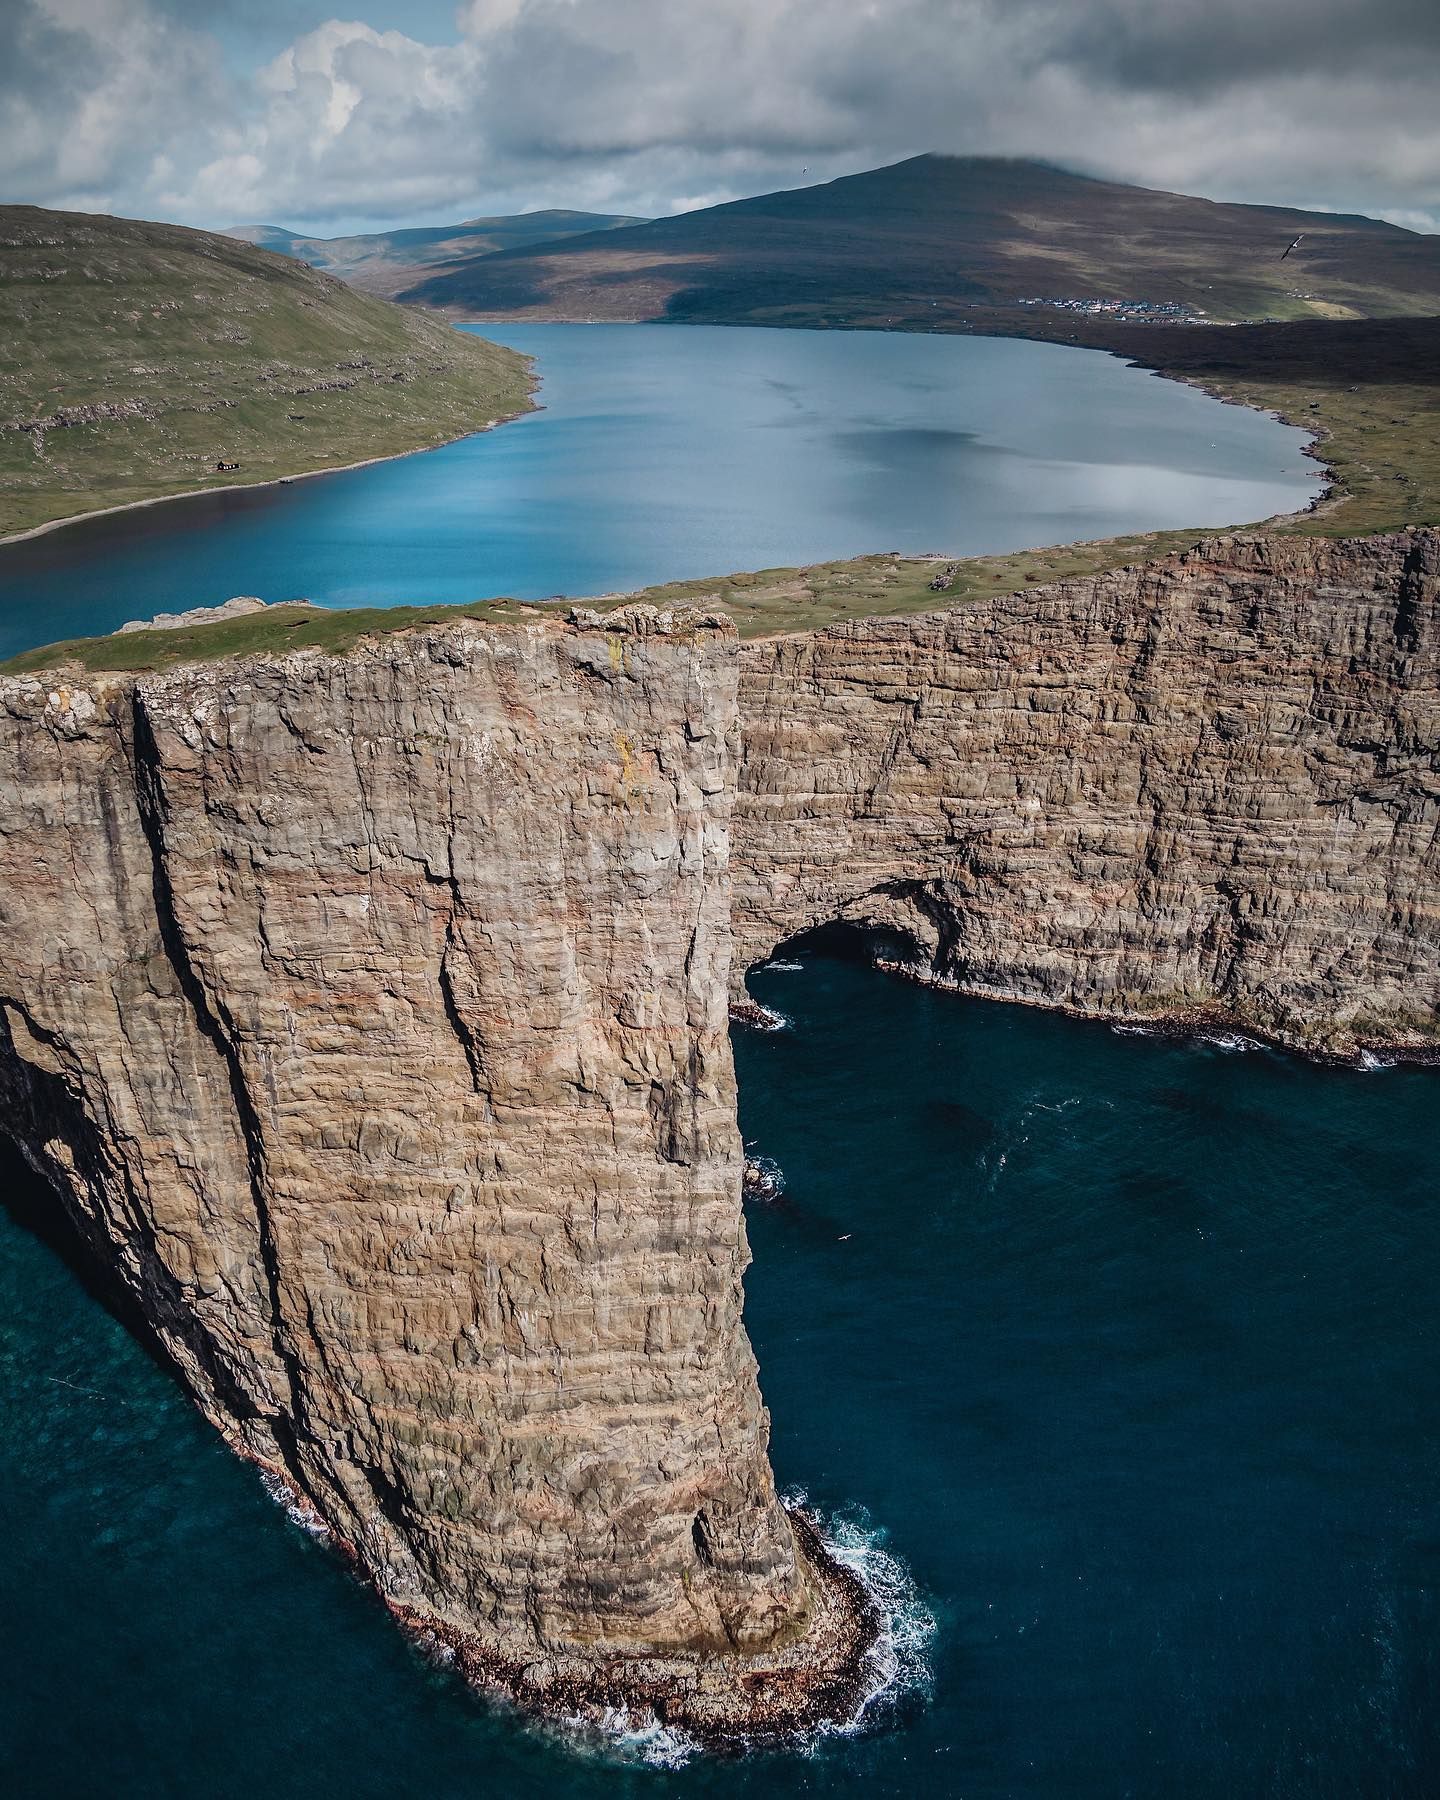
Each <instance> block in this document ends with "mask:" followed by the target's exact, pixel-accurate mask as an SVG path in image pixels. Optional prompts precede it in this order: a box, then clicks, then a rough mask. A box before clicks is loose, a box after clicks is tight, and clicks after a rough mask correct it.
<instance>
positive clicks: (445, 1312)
mask: <svg viewBox="0 0 1440 1800" xmlns="http://www.w3.org/2000/svg"><path fill="white" fill-rule="evenodd" d="M736 672H737V670H736V656H735V639H734V633H733V628H732V627H731V626H730V625H729V623H728V621H726V620H723V619H722V620H715V619H709V618H705V617H700V616H695V615H690V616H685V615H681V616H678V617H677V616H673V615H664V614H660V615H657V614H656V613H654V612H653V611H651V610H649V609H636V610H634V611H632V612H630V613H628V614H622V615H620V616H617V617H613V618H610V619H608V620H606V621H604V624H603V626H601V627H598V628H593V629H592V628H587V627H586V626H584V625H583V624H580V625H573V626H572V625H562V624H559V623H544V624H535V625H532V626H528V627H521V628H510V629H506V628H498V629H497V628H492V627H484V626H480V625H476V624H471V623H468V622H462V623H460V624H456V625H449V626H446V627H445V628H443V629H439V630H434V631H430V632H426V633H416V634H411V635H405V636H400V637H393V638H381V639H376V640H374V641H373V642H371V643H368V644H366V645H363V646H362V647H360V648H359V649H357V650H355V651H352V652H351V653H350V654H348V655H347V656H345V657H343V658H334V657H330V656H326V655H323V654H319V653H311V654H306V653H296V654H291V655H285V656H273V657H272V656H257V657H253V658H250V659H248V660H246V661H243V662H240V663H235V664H218V665H215V666H210V667H197V668H192V669H186V670H181V671H178V672H175V673H172V674H168V675H158V676H150V677H141V678H123V679H122V678H114V679H108V680H106V679H101V680H93V679H92V680H90V681H89V682H87V684H86V685H84V686H80V685H65V684H64V683H63V681H61V680H60V678H59V677H53V678H49V679H41V680H34V679H28V678H20V679H13V680H10V681H7V682H5V683H3V684H0V998H3V1016H4V1021H5V1029H4V1041H3V1045H0V1106H3V1116H4V1120H5V1125H6V1128H7V1129H8V1130H9V1131H10V1132H11V1133H12V1134H13V1135H14V1136H15V1137H16V1138H17V1139H18V1141H19V1142H20V1143H21V1145H22V1147H23V1148H24V1150H25V1152H26V1154H27V1155H28V1156H29V1157H30V1159H31V1160H32V1162H33V1163H34V1164H35V1166H36V1167H37V1168H39V1169H40V1170H41V1172H42V1173H44V1174H45V1175H46V1176H47V1177H48V1178H49V1179H50V1180H51V1181H52V1182H53V1183H54V1184H55V1185H56V1186H57V1187H58V1189H59V1191H60V1194H61V1196H62V1198H63V1200H64V1201H65V1203H66V1205H67V1206H68V1208H69V1210H70V1212H71V1213H72V1215H73V1216H74V1217H75V1219H76V1220H77V1221H78V1222H79V1224H80V1227H81V1229H82V1230H83V1231H84V1233H85V1235H86V1236H87V1238H88V1239H89V1241H90V1242H91V1243H92V1244H93V1245H94V1247H95V1249H96V1250H97V1251H98V1253H99V1255H100V1257H101V1258H102V1259H103V1261H104V1262H105V1263H106V1264H107V1265H108V1266H109V1267H111V1268H112V1269H113V1270H115V1271H116V1272H117V1273H118V1275H119V1277H120V1279H121V1280H122V1281H123V1282H124V1283H125V1285H126V1286H127V1287H128V1289H129V1290H130V1292H131V1294H132V1295H133V1297H134V1299H135V1300H136V1301H137V1302H138V1303H139V1305H140V1306H141V1308H142V1309H143V1311H144V1313H145V1315H146V1317H147V1318H148V1319H149V1320H150V1321H151V1323H152V1324H153V1326H154V1328H155V1330H156V1332H157V1333H158V1335H159V1336H160V1338H161V1340H162V1342H163V1344H164V1346H165V1348H166V1350H167V1351H168V1352H169V1354H170V1356H171V1357H172V1358H173V1360H174V1362H175V1363H176V1365H177V1366H178V1367H179V1369H180V1370H181V1371H182V1373H183V1375H184V1377H185V1379H186V1381H187V1382H188V1384H189V1386H190V1387H191V1389H192V1391H193V1392H194V1393H195V1395H196V1397H197V1398H198V1400H199V1402H200V1404H201V1406H202V1407H203V1408H204V1410H205V1412H206V1413H207V1414H208V1416H209V1417H210V1418H211V1420H212V1421H213V1422H214V1423H215V1425H216V1426H217V1427H218V1428H219V1429H220V1430H221V1431H223V1432H224V1433H225V1434H226V1435H227V1437H229V1438H230V1439H231V1440H232V1442H233V1443H234V1444H235V1445H236V1447H237V1448H239V1449H240V1450H242V1451H243V1452H244V1453H245V1454H246V1455H248V1456H251V1457H253V1458H255V1459H256V1460H258V1461H260V1462H261V1463H263V1464H265V1465H267V1466H268V1467H270V1468H272V1469H275V1470H277V1471H279V1472H280V1473H282V1474H283V1476H284V1478H285V1480H286V1481H287V1482H288V1483H290V1484H291V1486H292V1487H293V1488H294V1489H295V1490H296V1491H297V1493H298V1494H299V1495H300V1496H301V1498H302V1499H303V1501H304V1502H305V1503H307V1504H308V1505H309V1506H310V1507H313V1509H314V1510H315V1511H316V1512H317V1513H318V1514H319V1516H320V1517H321V1518H322V1519H323V1520H324V1521H325V1523H326V1524H327V1525H328V1526H329V1527H330V1529H331V1530H332V1531H333V1532H334V1534H335V1535H336V1536H337V1538H338V1539H339V1540H341V1542H342V1543H344V1544H345V1545H346V1546H347V1547H349V1548H350V1549H351V1550H352V1551H353V1554H354V1555H355V1556H356V1558H357V1559H358V1561H359V1563H360V1564H361V1565H362V1566H363V1568H364V1569H365V1571H366V1572H367V1573H368V1574H369V1575H370V1576H371V1578H372V1579H373V1580H374V1582H375V1583H376V1585H377V1587H378V1588H379V1590H380V1592H381V1593H382V1595H383V1596H384V1597H385V1599H386V1600H387V1602H388V1603H389V1604H390V1605H391V1607H392V1608H393V1609H394V1610H395V1611H396V1612H397V1614H398V1615H399V1616H401V1617H402V1618H404V1619H405V1620H406V1621H407V1622H408V1623H410V1624H412V1625H413V1626H415V1627H416V1628H417V1629H427V1630H431V1631H433V1632H434V1633H435V1634H436V1635H437V1636H438V1637H440V1638H442V1639H443V1640H445V1641H446V1642H449V1643H451V1644H453V1645H455V1646H457V1647H458V1648H459V1649H460V1650H461V1651H462V1653H463V1654H462V1660H464V1661H465V1663H466V1666H467V1667H470V1668H472V1670H474V1671H475V1672H477V1673H481V1672H483V1673H485V1674H487V1675H489V1676H490V1677H492V1678H494V1679H496V1680H499V1681H501V1682H502V1683H503V1685H505V1686H506V1687H507V1688H509V1689H510V1690H511V1691H513V1692H516V1693H517V1694H521V1695H523V1696H526V1697H529V1698H532V1699H535V1700H537V1701H538V1702H541V1703H545V1702H552V1701H553V1702H554V1703H555V1704H557V1705H558V1704H564V1705H567V1706H575V1705H580V1704H582V1703H584V1702H586V1700H587V1697H588V1699H589V1700H591V1701H595V1702H597V1703H598V1702H602V1701H613V1700H616V1699H618V1698H619V1697H620V1696H622V1695H625V1694H629V1695H630V1696H631V1697H632V1698H634V1699H636V1700H638V1701H657V1700H660V1699H662V1698H664V1697H666V1696H668V1698H669V1700H670V1702H671V1705H672V1708H673V1710H674V1712H675V1714H676V1715H677V1716H680V1717H683V1719H684V1721H685V1722H686V1723H687V1724H688V1725H690V1726H692V1727H693V1728H695V1729H697V1730H704V1729H714V1730H720V1729H731V1730H741V1729H748V1728H749V1727H750V1726H751V1725H752V1724H753V1725H757V1726H759V1727H761V1728H764V1729H771V1730H773V1729H780V1728H782V1726H783V1724H784V1721H785V1720H786V1718H787V1717H790V1716H791V1715H792V1714H793V1716H794V1718H795V1720H796V1721H797V1722H799V1723H804V1722H806V1721H807V1720H809V1719H810V1718H811V1717H812V1715H813V1714H814V1712H815V1710H816V1707H817V1705H820V1704H822V1703H823V1699H824V1696H825V1695H826V1694H827V1693H830V1694H831V1697H832V1698H834V1697H835V1695H836V1694H838V1688H837V1687H836V1684H837V1683H838V1684H840V1685H841V1686H843V1684H844V1683H845V1681H846V1680H847V1679H848V1676H849V1674H850V1673H851V1672H852V1671H853V1669H854V1667H855V1665H856V1662H857V1659H858V1657H859V1656H860V1654H861V1653H862V1652H863V1650H864V1648H865V1646H866V1643H867V1642H868V1634H869V1632H870V1630H871V1626H870V1622H869V1621H868V1619H864V1618H862V1617H861V1616H860V1611H859V1610H857V1608H856V1607H855V1606H854V1604H853V1595H851V1594H850V1593H849V1591H848V1590H847V1589H846V1588H845V1586H844V1583H843V1582H841V1581H840V1580H839V1579H838V1577H837V1575H836V1573H835V1571H834V1570H833V1569H831V1568H830V1566H829V1564H828V1562H827V1560H826V1559H825V1557H824V1555H823V1553H821V1552H819V1551H818V1549H817V1545H816V1542H815V1540H814V1539H813V1537H812V1536H810V1535H808V1534H807V1533H806V1532H805V1531H804V1530H803V1529H801V1530H799V1531H797V1529H796V1528H795V1527H794V1526H792V1523H791V1520H790V1517H789V1516H788V1515H787V1513H786V1512H785V1510H784V1508H783V1507H782V1506H781V1505H780V1504H779V1502H778V1500H777V1498H776V1494H775V1490H774V1484H773V1481H772V1478H771V1473H770V1467H769V1462H768V1456H767V1433H768V1420H767V1417H766V1414H765V1411H764V1408H763V1407H762V1405H761V1401H760V1395H759V1390H758V1387H757V1385H756V1375H755V1363H754V1358H753V1356H752V1354H751V1351H750V1347H749V1344H748V1342H747V1340H746V1337H745V1333H744V1329H743V1327H742V1325H741V1321H740V1305H741V1285H740V1279H741V1273H742V1271H743V1269H744V1267H745V1264H746V1261H747V1259H748V1251H747V1247H746V1240H745V1232H744V1226H743V1222H742V1217H741V1209H740V1183H741V1161H742V1158H741V1148H740V1139H739V1135H738V1131H737V1128H736V1120H735V1081H734V1072H733V1066H732V1063H731V1057H730V1046H729V1037H728V1027H727V1018H726V993H727V988H728V984H729V954H730V936H729V879H728V870H727V863H728V854H729V815H730V809H731V804H732V799H733V794H734V785H735V784H734V766H735V760H736V754H737V711H736V702H735V682H736ZM742 1672H743V1679H742V1678H741V1676H742ZM832 1690H834V1691H833V1692H832Z"/></svg>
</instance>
